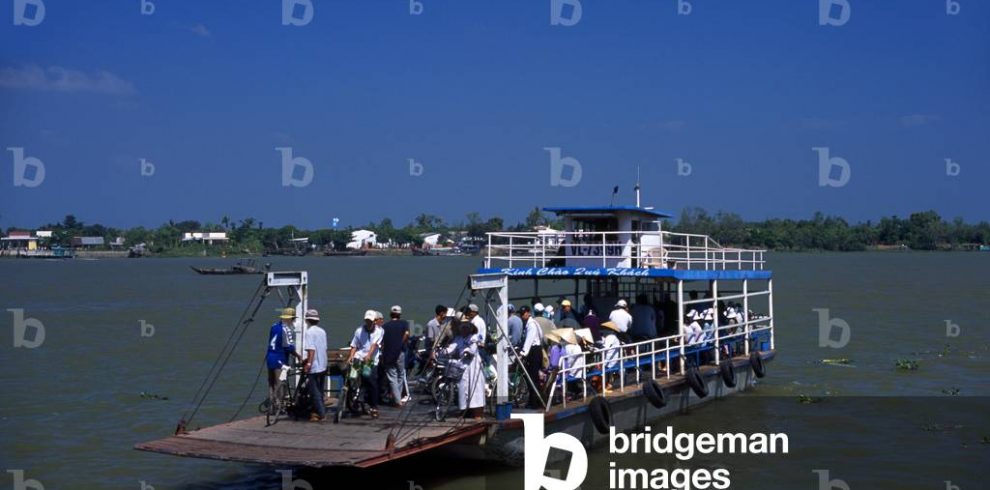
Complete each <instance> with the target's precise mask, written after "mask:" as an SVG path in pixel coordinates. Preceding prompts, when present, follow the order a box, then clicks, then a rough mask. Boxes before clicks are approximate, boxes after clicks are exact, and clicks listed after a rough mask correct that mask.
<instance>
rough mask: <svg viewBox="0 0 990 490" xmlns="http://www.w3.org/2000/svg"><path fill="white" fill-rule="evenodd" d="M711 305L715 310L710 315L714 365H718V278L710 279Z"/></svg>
mask: <svg viewBox="0 0 990 490" xmlns="http://www.w3.org/2000/svg"><path fill="white" fill-rule="evenodd" d="M712 307H713V309H714V310H715V314H714V315H712V316H713V317H714V319H713V320H712V321H713V322H715V365H716V366H718V365H719V362H721V352H720V351H719V344H718V337H719V332H718V313H719V312H718V279H716V280H713V281H712Z"/></svg>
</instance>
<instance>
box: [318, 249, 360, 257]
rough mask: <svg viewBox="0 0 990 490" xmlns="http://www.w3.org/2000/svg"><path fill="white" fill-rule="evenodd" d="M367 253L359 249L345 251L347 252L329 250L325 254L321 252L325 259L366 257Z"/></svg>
mask: <svg viewBox="0 0 990 490" xmlns="http://www.w3.org/2000/svg"><path fill="white" fill-rule="evenodd" d="M367 253H368V251H367V250H361V249H358V250H355V249H347V250H335V249H329V250H327V251H326V252H323V255H325V256H327V257H361V256H364V255H367Z"/></svg>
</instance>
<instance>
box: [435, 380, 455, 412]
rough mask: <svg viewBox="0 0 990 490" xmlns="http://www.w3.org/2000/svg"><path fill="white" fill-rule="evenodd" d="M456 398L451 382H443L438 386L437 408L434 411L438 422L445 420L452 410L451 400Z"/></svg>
mask: <svg viewBox="0 0 990 490" xmlns="http://www.w3.org/2000/svg"><path fill="white" fill-rule="evenodd" d="M453 398H454V393H453V388H452V386H451V385H450V383H447V382H442V383H440V384H439V385H438V386H437V391H436V402H437V405H436V408H435V409H434V411H433V418H434V419H436V421H437V422H443V421H444V420H445V419H446V418H447V412H448V411H450V402H451V400H452V399H453Z"/></svg>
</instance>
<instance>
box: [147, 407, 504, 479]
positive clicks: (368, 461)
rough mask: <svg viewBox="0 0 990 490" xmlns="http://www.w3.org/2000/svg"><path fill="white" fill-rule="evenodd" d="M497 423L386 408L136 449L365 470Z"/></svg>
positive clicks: (178, 438)
mask: <svg viewBox="0 0 990 490" xmlns="http://www.w3.org/2000/svg"><path fill="white" fill-rule="evenodd" d="M491 423H494V419H486V420H483V421H474V420H471V419H464V420H462V419H460V418H458V417H457V416H456V415H454V414H451V416H450V417H449V418H448V419H447V420H446V421H444V422H436V421H435V420H433V419H432V411H431V410H426V409H424V408H421V406H420V407H410V408H407V409H406V411H401V412H400V410H398V409H389V408H382V409H381V416H380V417H379V418H378V419H371V418H369V417H367V416H363V417H360V418H353V417H352V418H344V419H343V420H342V421H341V422H340V423H339V424H335V423H333V422H332V421H330V420H328V421H326V422H320V423H315V422H307V421H294V420H291V419H285V418H283V419H280V420H279V421H278V422H277V423H275V424H273V425H270V426H266V425H265V417H263V416H260V417H253V418H249V419H244V420H238V421H235V422H230V423H226V424H221V425H215V426H211V427H206V428H204V429H200V430H196V431H193V432H189V433H188V434H182V435H175V436H171V437H166V438H164V439H159V440H156V441H150V442H144V443H140V444H137V445H136V446H135V449H138V450H141V451H151V452H156V453H163V454H170V455H175V456H185V457H193V458H206V459H218V460H226V461H244V462H252V463H264V464H277V465H292V466H309V467H315V468H322V467H331V466H352V467H358V468H367V467H370V466H374V465H377V464H381V463H384V462H387V461H392V460H395V459H399V458H402V457H405V456H409V455H412V454H416V453H419V452H422V451H426V450H429V449H433V448H436V447H440V446H444V445H447V444H451V443H454V442H458V441H463V440H465V439H470V438H472V437H475V438H476V437H477V436H478V435H480V434H482V433H484V432H485V431H486V429H487V427H488V425H489V424H491Z"/></svg>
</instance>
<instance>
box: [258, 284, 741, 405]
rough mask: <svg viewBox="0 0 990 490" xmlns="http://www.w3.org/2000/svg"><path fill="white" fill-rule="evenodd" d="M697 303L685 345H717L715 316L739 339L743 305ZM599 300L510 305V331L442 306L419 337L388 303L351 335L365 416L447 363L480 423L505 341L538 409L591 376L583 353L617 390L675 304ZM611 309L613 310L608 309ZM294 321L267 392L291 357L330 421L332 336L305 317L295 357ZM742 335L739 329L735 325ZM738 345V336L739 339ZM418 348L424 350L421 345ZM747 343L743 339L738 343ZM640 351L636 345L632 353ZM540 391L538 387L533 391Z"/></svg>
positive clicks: (272, 356) (279, 345) (694, 295)
mask: <svg viewBox="0 0 990 490" xmlns="http://www.w3.org/2000/svg"><path fill="white" fill-rule="evenodd" d="M689 295H690V299H691V302H690V303H689V304H686V305H685V310H684V311H685V319H684V325H685V327H684V340H685V343H686V344H687V345H690V346H696V345H697V346H702V347H705V346H707V345H710V344H711V340H712V339H713V338H714V328H715V316H716V315H719V321H718V325H719V326H720V327H723V330H722V333H721V335H722V336H727V335H732V334H734V333H736V328H732V327H731V326H732V325H740V324H742V323H744V322H745V321H746V312H744V311H743V307H742V305H740V304H738V303H731V302H730V303H725V302H722V301H719V302H718V304H715V302H714V301H706V300H709V299H710V298H711V295H710V293H709V294H706V296H705V300H702V301H698V292H697V291H691V292H690V293H689ZM600 300H601V299H600V298H595V297H594V296H592V295H591V294H587V295H585V296H584V302H583V305H582V306H581V307H580V308H575V307H574V305H573V304H572V303H571V301H570V300H568V299H562V300H561V301H560V302H559V303H558V304H557V306H556V307H555V306H554V305H552V304H547V305H544V304H543V303H542V302H541V300H540V299H539V298H533V300H532V303H531V305H524V306H520V307H519V308H516V306H515V305H513V304H508V305H506V308H507V310H508V311H507V313H508V321H507V323H506V328H505V330H504V331H502V330H501V329H499V328H497V327H496V328H494V329H492V328H489V327H488V325H487V323H486V322H485V320H484V317H483V315H481V314H480V311H479V308H478V306H477V305H476V304H469V305H467V306H465V307H463V308H462V309H461V310H460V311H457V310H455V309H453V308H448V307H446V306H443V305H437V306H436V308H435V309H434V316H433V318H431V319H430V320H429V321H428V322H427V323H426V327H425V329H423V331H422V335H421V336H413V335H412V331H411V329H410V323H409V322H408V321H407V320H404V319H403V318H402V307H401V306H399V305H395V306H392V307H391V308H390V310H389V320H388V321H385V317H384V315H383V314H382V313H381V312H379V311H376V310H367V311H366V312H365V314H364V318H363V322H362V324H361V325H360V326H359V327H357V328H356V329H355V330H354V334H353V336H352V338H351V341H350V344H349V352H348V355H347V359H346V361H347V365H349V366H351V367H352V368H353V369H357V370H358V372H359V373H360V375H361V377H362V382H363V383H364V386H366V387H367V389H366V390H365V393H366V396H367V401H366V403H367V407H368V411H367V413H368V415H370V416H371V417H373V418H376V417H378V408H379V405H380V404H381V403H382V397H383V395H384V396H385V398H387V400H386V403H388V404H389V405H391V406H393V407H397V408H401V407H403V406H404V405H405V404H406V403H407V402H409V400H410V399H411V395H412V392H411V391H410V389H409V380H408V376H407V373H408V372H409V371H410V370H413V369H415V368H416V367H419V369H420V371H422V370H423V368H424V367H425V366H428V365H429V364H430V363H433V362H435V361H436V359H437V357H438V356H441V357H443V358H444V359H446V360H447V361H448V362H456V363H460V365H461V367H462V368H463V370H462V371H463V375H462V376H461V377H460V379H459V381H458V383H457V393H458V397H457V401H458V408H459V409H460V410H462V411H463V412H464V413H465V414H466V416H468V417H473V418H481V417H482V416H483V411H484V407H485V401H486V399H487V397H488V396H490V395H491V392H492V384H493V382H494V378H495V373H496V372H497V370H496V369H495V366H494V364H495V356H494V354H495V352H496V347H495V346H496V344H497V342H499V341H500V340H501V337H502V336H503V335H505V336H507V340H508V342H509V343H510V344H511V347H512V348H511V349H510V351H511V353H510V361H511V362H521V363H522V365H523V367H524V368H525V372H526V374H527V377H528V380H527V383H531V389H530V390H529V399H528V404H527V406H528V408H533V409H541V408H543V406H544V404H545V403H551V402H553V400H547V399H546V397H547V394H548V391H549V390H547V389H546V388H548V387H549V386H551V385H553V384H555V383H556V384H557V386H562V387H564V388H567V387H568V385H567V384H566V383H563V382H562V380H563V378H564V377H559V376H558V374H559V373H561V371H562V370H567V371H566V372H567V374H568V376H567V378H568V379H574V378H577V379H582V380H584V378H585V376H586V369H585V357H586V356H585V354H587V353H589V352H593V351H597V352H600V353H602V356H601V358H598V359H597V360H595V361H594V362H596V363H597V362H598V360H600V361H601V364H600V366H601V370H600V371H598V374H599V375H598V376H596V378H598V379H596V380H595V381H597V382H598V383H599V384H598V385H597V387H596V388H598V389H603V390H607V389H609V388H612V387H614V385H615V383H616V380H615V378H616V374H617V372H618V370H619V366H618V363H619V358H620V352H621V350H622V349H623V345H626V344H630V343H636V342H642V341H645V340H650V339H655V338H661V337H666V336H670V335H675V334H677V333H678V329H679V323H678V322H677V321H676V315H677V311H678V308H677V305H676V303H675V302H673V301H671V300H670V298H669V297H666V296H665V295H660V296H654V297H653V298H652V299H651V297H650V296H649V295H646V294H640V295H638V296H637V297H636V298H635V303H633V304H632V305H630V304H629V302H628V300H627V299H625V298H620V299H618V300H617V301H616V302H615V303H614V306H612V308H611V310H610V312H609V313H608V315H607V316H600V315H599V314H598V312H597V311H596V310H595V304H596V302H597V303H599V304H600ZM607 304H608V303H607ZM295 320H296V311H295V309H294V308H285V309H284V310H282V312H281V315H280V318H279V321H278V322H276V323H275V324H274V325H272V327H271V330H270V334H269V343H268V352H267V355H266V363H267V366H268V381H269V395H270V396H274V389H275V386H276V385H277V383H278V382H279V380H280V379H284V378H280V376H281V377H284V376H285V371H286V369H285V368H286V367H287V366H288V364H289V361H290V358H295V359H296V360H297V361H298V362H299V363H300V364H301V365H302V369H303V372H304V373H305V375H306V376H307V377H308V389H309V390H310V397H311V399H312V400H313V413H312V415H311V417H310V420H312V421H321V420H324V419H325V417H326V407H325V406H324V400H323V393H325V390H326V378H327V367H328V366H327V336H326V332H325V331H324V330H323V328H321V327H320V326H319V322H320V317H319V312H318V311H317V310H314V309H310V310H307V311H306V312H305V317H304V321H305V323H306V325H307V328H306V330H305V341H304V344H303V345H304V346H305V351H304V353H303V355H300V354H298V353H297V351H296V349H295V346H294V342H293V338H292V335H293V334H292V332H293V330H292V325H293V324H294V322H295ZM737 328H738V327H737ZM737 339H738V337H737ZM420 341H422V348H420V347H419V345H420ZM738 341H742V339H738ZM734 347H735V346H734V342H726V343H724V344H723V345H722V348H723V349H725V354H726V355H730V356H731V355H732V354H733V348H734ZM633 349H634V348H633ZM532 388H535V389H532ZM557 393H559V394H560V396H568V394H567V389H563V390H559V391H557Z"/></svg>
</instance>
